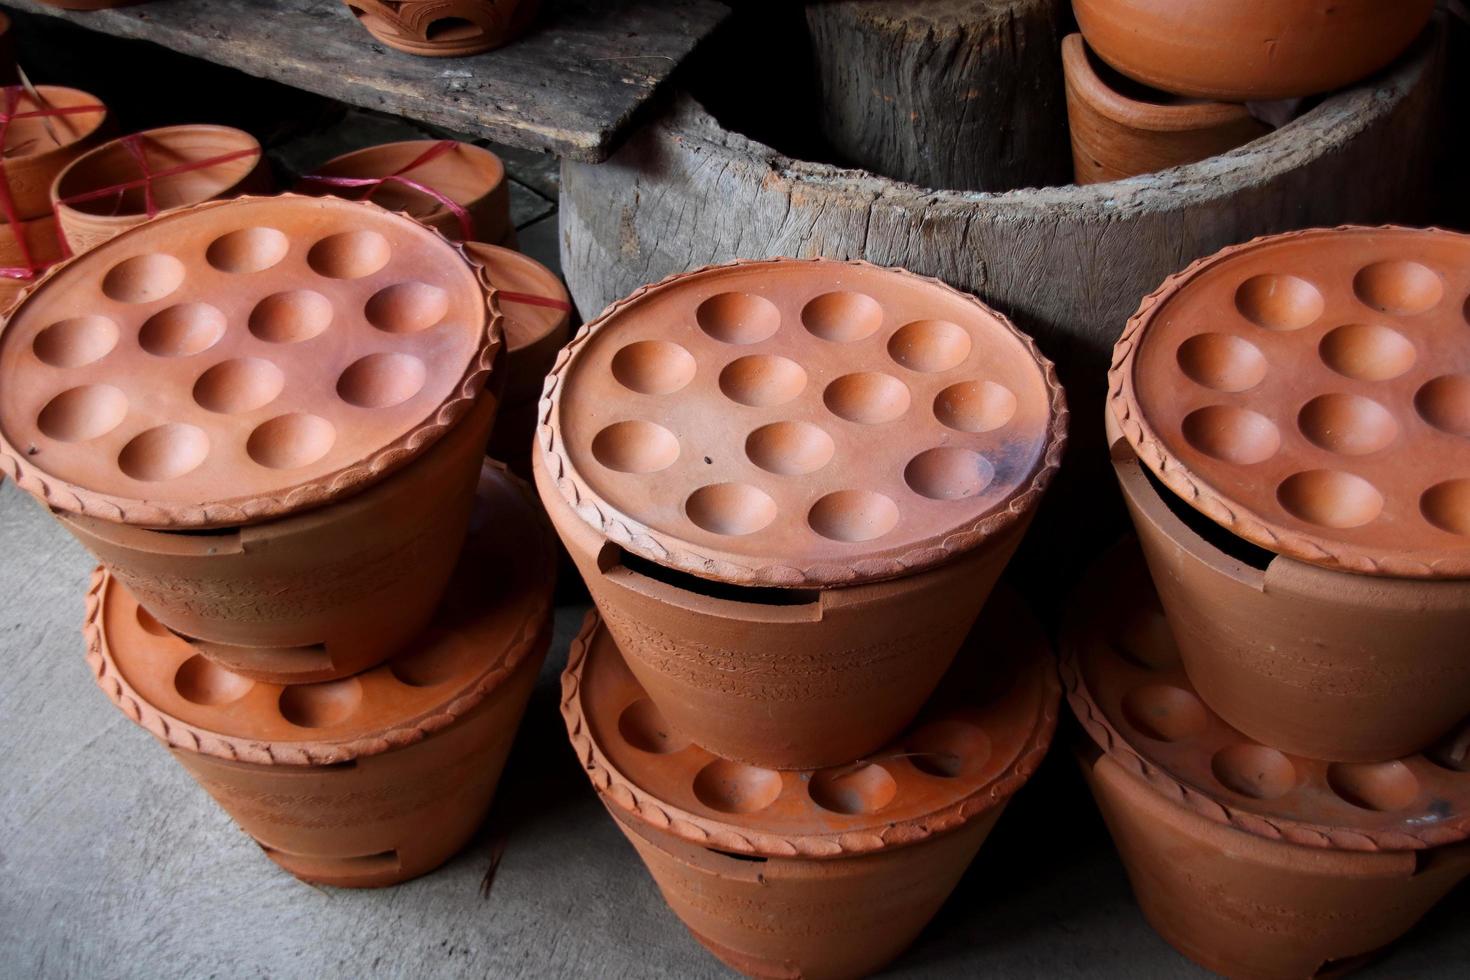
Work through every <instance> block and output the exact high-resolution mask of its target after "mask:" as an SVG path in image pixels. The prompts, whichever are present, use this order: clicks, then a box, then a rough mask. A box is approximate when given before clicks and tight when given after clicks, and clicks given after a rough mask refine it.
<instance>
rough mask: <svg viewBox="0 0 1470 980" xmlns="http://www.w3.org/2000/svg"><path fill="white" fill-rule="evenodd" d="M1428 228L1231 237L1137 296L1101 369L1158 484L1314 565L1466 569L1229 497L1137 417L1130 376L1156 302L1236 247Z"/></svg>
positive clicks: (1360, 569) (1442, 572)
mask: <svg viewBox="0 0 1470 980" xmlns="http://www.w3.org/2000/svg"><path fill="white" fill-rule="evenodd" d="M1420 231H1423V232H1430V233H1441V232H1446V231H1447V230H1446V229H1442V228H1438V227H1428V228H1413V227H1409V226H1406V225H1338V226H1336V227H1334V228H1307V229H1303V230H1300V231H1290V232H1284V233H1281V234H1275V235H1260V236H1257V237H1256V238H1252V239H1250V240H1249V241H1246V242H1241V243H1240V244H1238V245H1230V246H1228V247H1226V248H1223V249H1221V250H1220V251H1218V252H1216V253H1214V254H1213V255H1208V256H1205V257H1204V258H1201V259H1196V260H1195V261H1194V262H1191V263H1190V264H1189V265H1187V266H1186V267H1185V268H1183V269H1182V270H1180V271H1179V272H1176V273H1174V274H1173V275H1171V276H1169V277H1168V278H1166V279H1165V280H1164V281H1163V282H1162V283H1161V284H1160V285H1159V287H1158V288H1157V289H1155V290H1154V291H1153V292H1152V293H1149V294H1148V295H1147V296H1145V297H1144V298H1143V302H1142V303H1141V304H1140V305H1139V307H1138V311H1137V312H1136V313H1134V314H1133V316H1132V317H1130V318H1129V320H1128V324H1127V326H1125V327H1124V328H1123V333H1122V334H1121V335H1120V336H1119V337H1118V341H1117V343H1116V344H1115V345H1114V346H1113V356H1112V362H1111V365H1110V367H1109V369H1108V407H1109V409H1110V410H1111V411H1112V413H1113V418H1114V419H1115V420H1116V421H1117V423H1118V426H1119V427H1120V428H1121V429H1122V432H1123V435H1124V437H1125V438H1127V440H1128V443H1129V445H1131V446H1132V447H1133V450H1134V452H1135V453H1137V454H1138V458H1139V459H1140V460H1142V461H1143V463H1144V465H1145V466H1147V467H1148V468H1149V470H1150V471H1151V472H1152V473H1153V474H1154V475H1155V476H1156V477H1158V478H1159V479H1160V480H1161V481H1162V482H1163V483H1164V485H1165V486H1167V487H1168V488H1169V489H1170V490H1172V491H1174V493H1176V494H1178V495H1179V496H1180V497H1181V498H1182V499H1183V500H1184V501H1185V503H1187V504H1189V505H1190V506H1191V507H1193V508H1194V509H1195V510H1197V511H1199V512H1200V513H1202V514H1204V515H1205V516H1206V517H1208V518H1210V520H1212V521H1214V522H1215V523H1217V524H1219V525H1220V526H1221V527H1223V528H1225V529H1226V530H1228V531H1230V532H1231V533H1232V534H1235V535H1237V536H1238V537H1241V538H1244V539H1245V540H1246V541H1249V542H1251V543H1252V544H1256V545H1259V546H1260V547H1262V548H1265V549H1266V550H1268V551H1273V552H1276V553H1277V554H1282V555H1286V556H1288V557H1290V558H1297V559H1300V560H1301V561H1305V562H1309V563H1311V564H1314V565H1322V566H1325V567H1327V568H1337V569H1341V570H1343V571H1347V572H1356V573H1359V574H1364V575H1384V576H1394V577H1399V578H1466V577H1470V556H1467V557H1466V558H1464V559H1458V560H1456V559H1451V558H1439V559H1437V560H1436V561H1434V562H1433V563H1432V564H1431V563H1429V562H1426V561H1423V560H1420V559H1418V558H1415V557H1413V556H1412V553H1410V554H1408V555H1385V554H1382V553H1379V552H1376V551H1373V550H1364V549H1361V548H1357V547H1354V546H1353V545H1350V544H1347V543H1344V542H1333V541H1326V540H1322V539H1319V538H1316V537H1312V536H1308V535H1303V534H1301V533H1299V532H1296V531H1292V530H1289V529H1288V528H1286V527H1283V526H1282V525H1280V524H1277V523H1275V522H1273V521H1270V520H1268V519H1266V518H1264V517H1262V516H1260V515H1257V514H1255V513H1252V512H1251V510H1250V509H1249V508H1247V507H1245V506H1243V505H1241V504H1237V503H1234V502H1232V501H1231V500H1230V499H1228V497H1226V496H1225V495H1223V494H1220V493H1218V492H1217V491H1216V490H1215V489H1214V488H1213V487H1211V486H1210V485H1209V484H1207V483H1206V482H1204V481H1203V480H1200V479H1198V478H1197V477H1196V476H1195V475H1194V473H1193V472H1191V471H1190V469H1189V467H1188V466H1186V465H1185V464H1184V463H1183V462H1182V461H1180V460H1179V459H1178V458H1176V457H1175V456H1174V455H1173V454H1172V453H1170V452H1169V449H1168V447H1167V446H1166V445H1165V444H1164V443H1163V441H1162V440H1161V439H1160V438H1159V435H1158V433H1157V432H1156V431H1155V430H1154V428H1153V426H1151V425H1150V424H1149V422H1148V419H1147V418H1145V417H1144V414H1143V411H1142V410H1141V408H1140V406H1139V404H1138V397H1137V393H1136V391H1135V389H1134V383H1133V367H1134V360H1135V356H1136V355H1137V353H1138V350H1139V347H1140V346H1141V345H1142V340H1143V334H1144V332H1145V331H1146V330H1147V329H1148V325H1149V323H1150V321H1151V320H1152V319H1153V314H1154V311H1155V310H1156V309H1158V308H1159V307H1161V306H1162V305H1163V304H1164V303H1165V302H1166V301H1167V300H1169V299H1170V298H1171V297H1173V296H1174V294H1175V293H1177V292H1179V291H1180V290H1181V289H1183V288H1184V286H1185V285H1187V284H1188V283H1189V282H1190V281H1191V280H1192V279H1194V278H1195V277H1196V276H1197V275H1199V274H1200V273H1201V272H1203V271H1204V270H1206V269H1209V268H1211V267H1213V266H1216V265H1219V264H1221V263H1223V262H1226V261H1228V260H1229V259H1230V258H1232V257H1233V256H1234V255H1235V254H1237V253H1239V252H1242V251H1246V250H1248V249H1252V248H1255V247H1256V246H1258V245H1261V244H1263V243H1266V242H1281V241H1290V240H1293V239H1299V238H1305V237H1319V236H1330V235H1337V234H1342V233H1353V234H1355V233H1358V232H1390V233H1397V232H1420Z"/></svg>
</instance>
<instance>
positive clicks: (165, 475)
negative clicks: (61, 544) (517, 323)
mask: <svg viewBox="0 0 1470 980" xmlns="http://www.w3.org/2000/svg"><path fill="white" fill-rule="evenodd" d="M482 272H483V270H482V269H481V268H480V267H479V266H478V265H477V264H475V263H473V262H471V261H470V260H468V259H467V258H465V256H464V255H463V254H462V253H461V252H460V251H459V250H458V249H457V248H455V247H454V246H453V245H450V244H449V243H447V242H445V241H444V240H443V239H442V238H441V237H440V236H439V235H438V234H437V233H435V232H433V231H432V230H430V229H427V228H425V227H423V226H422V225H419V224H418V223H417V222H414V221H412V220H410V219H408V218H405V217H402V216H399V215H394V214H391V213H389V212H386V211H383V210H382V209H380V208H377V207H376V206H374V205H371V204H358V203H352V202H347V201H341V200H338V199H335V198H306V197H295V196H285V197H280V198H268V199H267V198H246V199H241V200H237V201H231V202H224V203H217V204H209V205H204V206H200V207H198V208H194V209H189V210H184V211H180V212H178V213H176V214H173V215H167V216H164V217H161V218H159V219H157V220H155V221H153V222H150V223H149V224H148V225H145V226H142V227H139V228H136V229H133V230H130V231H127V232H124V233H123V234H121V235H119V236H118V237H116V238H114V239H112V240H110V241H109V242H107V243H105V244H104V245H102V246H99V247H98V248H97V249H95V250H93V251H92V252H89V253H87V254H86V255H84V256H82V257H80V258H78V259H75V260H73V261H72V262H70V263H68V264H65V265H63V266H58V267H57V268H56V269H55V270H53V271H52V272H51V273H50V274H48V275H47V276H46V277H45V278H44V279H43V280H42V282H41V284H40V285H39V286H38V287H37V288H36V289H35V290H34V291H33V292H31V293H30V294H29V295H28V296H27V298H26V299H25V300H24V301H23V302H22V304H21V305H20V306H18V307H17V308H16V311H15V313H14V314H13V315H12V316H11V318H10V320H9V322H8V323H7V325H6V326H5V328H4V330H3V332H0V378H3V379H4V384H3V385H0V465H3V467H4V469H5V471H6V472H7V473H9V474H10V475H11V476H12V477H13V478H15V479H16V482H17V483H18V484H19V485H20V486H22V487H24V488H25V489H28V490H30V491H31V492H32V493H33V494H35V495H36V496H37V497H38V498H39V499H40V500H41V501H42V502H43V503H44V504H46V505H47V506H49V507H50V508H51V509H52V510H53V511H55V512H56V513H57V515H58V516H59V517H60V518H61V520H62V522H63V523H64V524H65V525H66V526H67V527H68V529H69V530H71V531H72V532H73V533H74V534H76V535H77V537H78V538H79V539H80V540H81V541H82V543H83V544H85V545H87V546H88V547H89V548H90V549H91V550H92V551H93V552H94V553H95V554H96V555H97V557H98V558H99V560H101V561H102V562H103V564H105V565H107V566H108V567H109V569H110V570H111V571H112V572H113V573H114V574H115V575H117V576H118V578H119V579H121V580H122V582H123V583H124V584H125V585H126V586H127V587H128V588H129V589H130V590H132V591H133V593H134V594H135V595H136V596H137V597H138V599H139V601H140V602H142V604H143V606H144V607H145V608H146V609H147V610H148V611H149V613H150V614H151V615H152V616H154V617H155V618H156V619H157V620H158V621H159V622H160V623H161V624H163V626H165V627H167V628H169V629H172V630H174V631H176V632H177V633H178V634H180V635H181V636H183V637H184V638H186V639H187V640H188V641H189V642H191V643H193V644H195V646H196V648H197V649H198V650H199V652H200V653H202V654H204V655H205V656H206V657H210V658H213V659H215V660H217V661H218V662H220V663H221V664H223V665H225V666H226V667H228V668H229V669H231V670H233V671H236V672H240V673H244V674H247V675H250V676H253V677H255V678H257V679H260V680H263V681H272V682H297V683H299V682H305V681H316V680H325V679H328V678H333V677H342V676H345V675H347V674H352V673H356V672H358V671H361V670H364V669H366V668H368V667H370V666H372V665H374V664H376V663H380V662H382V661H383V660H385V659H387V658H388V657H390V656H392V655H393V654H394V653H395V652H396V650H397V648H398V647H399V646H401V645H402V644H404V643H406V642H408V641H409V640H411V639H412V638H413V636H414V635H415V634H416V633H417V632H418V630H420V629H421V628H422V627H423V625H424V624H425V623H426V622H427V621H428V619H429V617H430V615H431V614H432V610H433V608H434V606H435V604H436V602H437V601H438V598H439V595H440V594H441V593H442V591H443V588H444V585H445V583H446V582H447V581H448V579H449V574H450V571H451V569H452V568H453V565H454V558H455V555H456V554H457V553H458V551H459V548H460V543H461V541H462V539H463V536H464V529H465V526H466V522H467V521H468V518H469V512H470V506H471V502H472V500H473V497H474V487H475V480H476V478H477V474H478V471H479V467H480V462H481V459H482V455H483V449H484V445H485V440H486V438H487V437H488V433H489V431H490V428H491V426H492V425H493V421H494V416H495V410H496V407H497V404H498V394H497V392H496V391H495V390H493V388H494V387H498V382H497V383H496V384H495V385H494V386H492V390H486V388H485V384H486V380H487V378H489V377H491V376H492V375H493V374H495V373H496V372H495V369H494V368H495V363H496V360H497V358H498V356H499V354H500V351H501V347H502V336H501V331H500V319H501V318H500V314H499V310H498V307H497V306H496V304H495V302H494V297H493V290H492V289H491V288H490V286H489V284H488V283H487V282H485V281H484V280H483V278H482ZM323 379H328V381H327V383H323Z"/></svg>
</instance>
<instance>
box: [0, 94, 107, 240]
mask: <svg viewBox="0 0 1470 980" xmlns="http://www.w3.org/2000/svg"><path fill="white" fill-rule="evenodd" d="M36 91H37V92H38V93H39V94H40V96H41V99H42V101H43V102H44V103H45V107H50V108H52V109H66V110H73V109H78V108H81V107H84V106H96V107H97V108H96V111H84V112H66V113H63V114H60V115H54V116H49V117H45V118H42V117H38V116H31V117H27V118H23V119H16V120H15V121H13V122H12V123H11V124H10V126H9V128H8V129H7V130H6V134H5V151H6V156H5V181H6V184H7V185H8V187H9V190H10V199H11V202H12V203H13V205H14V207H15V213H16V215H17V216H18V217H19V218H20V219H21V220H22V221H29V220H31V219H34V218H40V217H43V216H45V215H49V214H50V213H51V183H52V181H54V180H55V179H56V175H57V174H59V173H61V171H62V170H63V169H64V168H65V167H66V166H67V164H69V163H71V162H72V161H73V160H75V159H76V158H77V157H79V156H81V155H82V154H83V153H85V152H86V151H87V149H88V148H89V147H91V146H93V145H94V144H95V143H96V142H97V139H98V137H99V136H100V134H101V132H102V130H103V126H104V124H105V123H106V122H107V110H106V109H105V108H103V106H102V104H101V103H100V102H98V101H97V100H96V99H95V98H93V97H92V96H90V95H88V94H87V93H86V92H80V91H78V90H76V89H74V88H59V87H57V86H55V85H41V86H38V87H37V89H36ZM42 108H43V106H38V105H37V104H36V102H35V101H34V100H33V99H32V98H31V97H30V96H29V95H27V94H24V93H21V94H19V95H18V97H17V99H16V104H15V111H16V112H17V113H22V112H25V113H29V112H36V111H39V110H40V109H42ZM47 123H49V124H50V130H49V131H48V129H47V127H46V124H47ZM53 132H54V133H55V135H56V137H57V139H59V140H60V143H59V144H58V142H57V139H52V135H51V134H52V133H53Z"/></svg>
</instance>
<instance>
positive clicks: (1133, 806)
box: [1062, 541, 1470, 980]
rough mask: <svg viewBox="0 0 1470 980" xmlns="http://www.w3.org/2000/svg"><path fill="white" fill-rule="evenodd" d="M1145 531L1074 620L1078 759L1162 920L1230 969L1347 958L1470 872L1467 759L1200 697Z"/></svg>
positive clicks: (1274, 973)
mask: <svg viewBox="0 0 1470 980" xmlns="http://www.w3.org/2000/svg"><path fill="white" fill-rule="evenodd" d="M1159 598H1160V597H1159V596H1156V595H1155V593H1154V590H1153V586H1152V584H1151V583H1150V582H1149V578H1148V573H1147V570H1146V568H1145V567H1144V564H1143V562H1142V561H1141V559H1140V556H1139V554H1138V550H1137V547H1136V545H1135V544H1134V543H1133V542H1131V541H1130V542H1126V543H1125V544H1124V545H1120V546H1119V547H1118V548H1117V549H1115V550H1114V551H1113V552H1112V553H1110V554H1109V555H1108V556H1106V557H1105V558H1104V559H1103V560H1102V561H1101V562H1100V563H1099V564H1098V566H1097V568H1096V569H1095V570H1094V571H1093V573H1092V574H1091V575H1090V576H1089V578H1088V580H1087V581H1086V582H1085V583H1084V585H1083V586H1082V588H1081V589H1080V591H1079V593H1078V595H1077V596H1076V597H1075V598H1074V600H1073V602H1072V604H1071V612H1070V621H1069V622H1068V624H1067V626H1066V628H1065V630H1064V633H1063V659H1062V675H1063V680H1064V684H1065V687H1066V693H1067V698H1068V700H1069V702H1070V704H1071V707H1072V709H1073V711H1074V712H1075V714H1076V716H1077V718H1078V720H1079V721H1080V722H1081V725H1082V728H1083V730H1084V731H1085V733H1086V736H1085V738H1084V743H1083V745H1081V746H1080V747H1079V753H1078V755H1079V761H1080V762H1081V764H1082V769H1083V772H1084V774H1085V776H1086V778H1087V782H1088V784H1089V785H1090V786H1091V788H1092V791H1093V794H1094V796H1095V798H1096V800H1097V803H1098V806H1099V808H1100V809H1101V810H1102V813H1103V816H1104V818H1105V820H1106V822H1107V825H1108V828H1109V830H1110V831H1111V832H1112V835H1113V839H1114V841H1115V842H1116V843H1117V846H1118V850H1119V852H1120V853H1121V855H1122V858H1123V862H1124V864H1125V866H1126V867H1127V870H1128V875H1129V878H1130V880H1131V882H1132V885H1133V891H1134V894H1135V896H1136V897H1137V899H1138V903H1139V905H1140V906H1141V907H1142V909H1143V913H1144V915H1145V916H1146V917H1147V918H1148V920H1149V922H1150V923H1151V924H1152V925H1153V927H1154V928H1155V929H1156V930H1158V932H1159V933H1160V935H1162V936H1163V937H1164V938H1165V939H1166V940H1168V941H1169V943H1171V944H1172V945H1173V946H1174V947H1175V948H1177V949H1178V950H1179V951H1180V952H1181V953H1183V954H1184V955H1185V956H1188V957H1189V958H1190V959H1192V960H1194V961H1195V962H1197V963H1199V964H1201V965H1202V966H1205V967H1207V968H1208V969H1211V970H1214V971H1216V972H1218V973H1221V974H1224V975H1226V976H1231V977H1241V978H1261V980H1299V978H1307V977H1314V976H1325V975H1332V976H1337V975H1340V974H1342V973H1344V972H1346V971H1347V970H1349V969H1351V968H1353V967H1354V966H1358V965H1362V964H1364V963H1366V962H1368V961H1369V960H1371V959H1372V958H1373V957H1374V955H1375V954H1376V953H1377V952H1378V951H1380V950H1382V949H1383V948H1384V947H1385V946H1387V945H1388V944H1390V943H1392V942H1394V941H1395V940H1397V939H1398V938H1399V937H1400V936H1402V935H1403V934H1404V933H1405V932H1407V931H1408V930H1409V929H1410V928H1411V927H1412V926H1413V925H1414V924H1415V923H1416V922H1417V921H1418V920H1419V919H1420V918H1421V917H1422V916H1423V915H1424V914H1425V913H1426V912H1428V911H1429V910H1430V909H1431V908H1432V907H1433V906H1434V905H1435V903H1436V902H1438V901H1439V900H1440V898H1442V897H1443V896H1444V895H1445V894H1446V893H1447V892H1449V891H1450V890H1451V889H1453V888H1454V887H1455V886H1456V885H1457V884H1458V883H1459V882H1461V881H1463V880H1464V879H1465V878H1466V877H1467V876H1470V843H1467V842H1466V836H1467V834H1470V764H1467V762H1466V760H1465V758H1464V757H1463V755H1460V756H1459V757H1458V758H1456V757H1453V756H1449V755H1444V754H1439V753H1432V754H1430V755H1423V754H1412V755H1409V756H1406V757H1404V758H1399V759H1392V760H1388V761H1382V762H1371V763H1344V762H1325V761H1320V760H1316V759H1311V758H1307V757H1304V756H1299V755H1295V754H1293V753H1291V752H1288V751H1283V750H1281V749H1279V748H1277V747H1275V746H1273V745H1271V744H1270V743H1269V742H1264V741H1261V740H1259V739H1256V738H1253V737H1251V736H1250V735H1247V734H1245V733H1243V732H1241V731H1239V730H1238V729H1236V728H1233V727H1232V726H1231V725H1230V724H1229V723H1228V722H1227V721H1226V720H1225V719H1223V718H1222V717H1220V715H1219V714H1217V713H1216V712H1214V711H1213V710H1211V708H1210V707H1209V706H1208V705H1207V704H1206V703H1205V701H1204V700H1202V699H1201V696H1202V694H1203V692H1202V691H1200V690H1198V689H1197V687H1196V686H1195V685H1194V683H1193V676H1192V673H1191V672H1190V671H1188V670H1186V668H1187V667H1189V666H1190V665H1189V663H1188V661H1182V660H1181V659H1180V652H1181V651H1180V650H1179V649H1176V647H1175V644H1174V641H1173V636H1172V635H1171V633H1170V629H1169V626H1168V624H1167V623H1166V622H1165V620H1164V616H1163V613H1162V612H1161V610H1160V609H1159V605H1158V599H1159Z"/></svg>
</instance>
